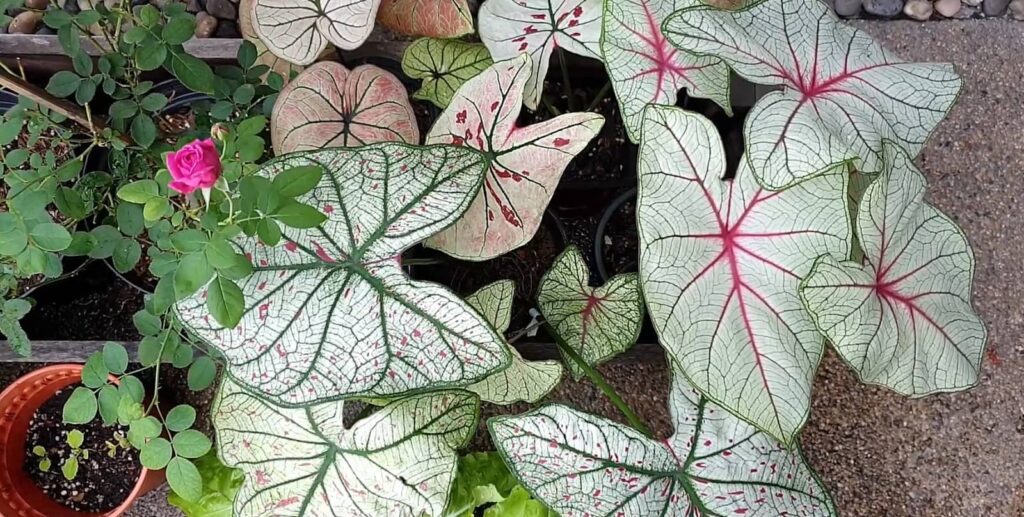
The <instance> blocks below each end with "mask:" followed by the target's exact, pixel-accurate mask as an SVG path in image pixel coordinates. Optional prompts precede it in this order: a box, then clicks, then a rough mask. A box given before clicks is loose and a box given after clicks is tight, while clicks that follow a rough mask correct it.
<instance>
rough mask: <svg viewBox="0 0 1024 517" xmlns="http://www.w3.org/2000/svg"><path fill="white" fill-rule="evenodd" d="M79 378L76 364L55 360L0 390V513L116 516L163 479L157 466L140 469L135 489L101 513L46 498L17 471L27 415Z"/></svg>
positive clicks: (11, 515)
mask: <svg viewBox="0 0 1024 517" xmlns="http://www.w3.org/2000/svg"><path fill="white" fill-rule="evenodd" d="M112 380H113V378H112ZM81 381H82V366H81V365H78V364H60V365H54V366H47V367H44V368H40V369H38V370H35V371H33V372H31V373H28V374H26V375H24V376H22V377H21V378H19V379H18V380H16V381H14V383H12V384H11V385H10V386H8V387H7V389H6V390H4V391H3V393H0V412H2V414H0V516H3V517H15V516H18V517H78V516H90V517H116V516H118V515H122V514H124V513H125V512H126V511H128V508H130V507H131V505H132V503H134V502H135V500H136V499H138V498H139V496H141V495H142V494H145V493H146V492H149V491H150V490H152V489H154V488H156V487H157V486H160V485H161V484H162V483H163V482H164V472H163V471H162V470H161V471H152V470H147V469H145V468H143V469H142V473H141V474H140V475H139V480H138V482H136V483H135V488H134V489H133V490H132V492H131V494H128V498H127V499H125V501H124V502H123V503H121V505H120V506H118V507H117V508H114V509H113V510H110V511H108V512H106V513H84V512H76V511H74V510H72V509H70V508H68V507H66V506H63V505H61V504H59V503H57V502H56V501H53V500H52V499H50V498H49V497H48V496H47V495H46V494H45V493H44V492H43V491H42V489H40V488H39V487H38V486H36V484H35V483H34V482H33V481H32V479H31V478H29V476H28V474H26V473H25V471H23V470H22V464H23V462H24V461H25V440H26V438H27V436H28V424H29V421H31V420H32V415H34V414H35V412H36V410H38V409H39V408H40V406H42V405H43V404H44V403H46V401H47V400H49V399H50V397H53V396H54V395H55V394H56V393H57V392H58V391H60V390H61V389H62V388H65V387H67V386H71V385H74V384H78V383H80V382H81ZM111 475H118V473H116V472H112V473H111Z"/></svg>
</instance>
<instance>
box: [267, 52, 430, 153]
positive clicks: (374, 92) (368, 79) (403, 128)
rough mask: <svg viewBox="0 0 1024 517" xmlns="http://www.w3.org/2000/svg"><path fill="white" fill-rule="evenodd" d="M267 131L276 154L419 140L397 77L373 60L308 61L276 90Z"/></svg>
mask: <svg viewBox="0 0 1024 517" xmlns="http://www.w3.org/2000/svg"><path fill="white" fill-rule="evenodd" d="M270 135H271V140H272V142H273V147H274V151H275V152H276V153H277V154H279V155H281V154H287V153H291V152H295V151H311V150H316V149H324V148H328V147H357V146H361V145H366V144H372V143H376V142H406V143H409V144H418V143H419V141H420V130H419V127H418V126H417V125H416V114H415V113H414V112H413V110H412V105H410V104H409V97H408V94H407V93H406V90H405V86H404V85H402V82H401V81H399V80H398V78H397V77H395V76H394V75H392V74H391V73H390V72H387V71H384V70H382V69H380V68H378V67H376V66H374V65H362V66H357V67H356V68H355V69H353V70H352V71H349V70H348V69H347V68H345V67H344V66H342V65H341V64H339V63H335V62H333V61H323V62H320V63H317V64H315V65H313V66H311V67H309V68H308V69H306V71H304V72H302V73H301V74H300V75H299V76H298V77H296V78H295V80H294V81H292V82H290V83H288V86H285V88H284V89H283V90H281V93H280V94H279V95H278V97H277V102H275V103H274V113H273V115H272V116H271V118H270Z"/></svg>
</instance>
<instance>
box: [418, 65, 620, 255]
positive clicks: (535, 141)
mask: <svg viewBox="0 0 1024 517" xmlns="http://www.w3.org/2000/svg"><path fill="white" fill-rule="evenodd" d="M530 67H531V62H530V60H529V59H528V58H527V57H526V56H519V57H517V58H515V59H510V60H508V61H503V62H500V63H495V64H494V65H492V66H491V67H490V68H488V69H487V70H485V71H484V72H483V73H482V74H480V75H478V76H476V77H474V78H472V79H470V80H469V81H467V82H466V83H465V84H464V85H462V88H459V91H458V92H456V94H455V97H454V98H453V99H452V101H451V103H450V104H449V105H448V109H446V110H445V111H444V112H443V113H442V114H441V116H440V118H438V120H437V122H436V123H435V124H434V127H433V128H431V130H430V134H428V135H427V143H428V144H434V143H454V144H458V145H467V146H470V147H473V148H475V149H479V150H481V151H483V152H484V154H486V155H487V156H488V157H489V158H490V159H491V162H490V170H489V171H488V173H487V176H486V178H485V179H484V188H483V189H482V190H481V191H480V194H479V195H477V197H476V199H475V200H473V204H472V205H471V206H470V207H469V210H468V211H467V212H466V215H465V216H464V217H463V218H462V219H460V220H459V221H458V222H457V223H455V225H454V226H452V227H451V228H449V229H447V230H445V231H443V232H441V233H439V234H438V235H436V236H434V237H432V238H431V239H429V240H428V241H427V242H426V245H427V246H429V247H432V248H436V249H439V250H441V251H444V252H445V253H447V254H449V255H451V256H453V257H457V258H460V259H464V260H487V259H490V258H494V257H497V256H498V255H501V254H503V253H506V252H508V251H511V250H514V249H516V248H518V247H520V246H522V245H523V244H526V243H527V242H529V241H530V239H531V238H533V235H534V234H535V233H536V232H537V228H539V227H540V222H541V218H542V217H543V216H544V209H545V208H546V207H547V205H548V203H549V202H550V201H551V196H552V194H554V191H555V187H556V186H557V185H558V180H559V179H560V178H561V177H562V173H563V172H565V168H566V166H568V165H569V162H570V161H571V160H572V159H573V157H575V156H576V154H578V153H579V152H581V151H583V149H584V148H586V146H587V144H588V143H589V142H590V140H591V139H592V138H594V136H595V135H597V132H598V131H599V130H600V129H601V125H602V124H604V117H602V116H601V115H598V114H596V113H567V114H565V115H560V116H558V117H555V118H553V119H550V120H545V121H544V122H541V123H539V124H534V125H532V126H526V127H517V126H516V118H517V117H518V116H519V112H520V110H521V109H522V103H523V88H524V87H525V86H526V83H527V81H528V80H529V77H530Z"/></svg>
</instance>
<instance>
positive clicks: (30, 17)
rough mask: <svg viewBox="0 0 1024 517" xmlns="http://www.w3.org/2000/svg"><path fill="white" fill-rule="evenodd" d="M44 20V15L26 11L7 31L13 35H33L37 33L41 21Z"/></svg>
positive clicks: (16, 18) (15, 19)
mask: <svg viewBox="0 0 1024 517" xmlns="http://www.w3.org/2000/svg"><path fill="white" fill-rule="evenodd" d="M42 19H43V13H41V12H38V11H25V12H23V13H21V14H19V15H18V16H15V17H14V19H13V20H11V24H10V25H8V26H7V31H8V32H10V33H11V34H32V33H34V32H35V31H36V27H37V26H38V25H39V21H40V20H42Z"/></svg>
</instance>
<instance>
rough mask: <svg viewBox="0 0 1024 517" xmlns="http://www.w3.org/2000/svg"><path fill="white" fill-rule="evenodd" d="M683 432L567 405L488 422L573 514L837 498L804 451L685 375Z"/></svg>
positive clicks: (537, 491) (534, 484)
mask: <svg viewBox="0 0 1024 517" xmlns="http://www.w3.org/2000/svg"><path fill="white" fill-rule="evenodd" d="M669 406H670V409H671V411H672V418H673V421H674V424H675V429H676V432H675V434H674V435H673V436H672V437H671V438H668V439H666V440H653V439H651V438H648V437H646V436H644V435H643V434H641V433H640V432H638V431H636V430H635V429H633V428H631V427H627V426H624V425H622V424H619V423H616V422H612V421H610V420H606V419H604V418H600V417H597V416H594V415H589V414H587V413H583V412H581V411H578V410H575V409H572V408H569V407H566V406H562V405H551V406H544V407H542V408H540V409H537V410H534V411H531V412H529V413H526V414H524V415H518V416H503V417H496V418H492V419H490V420H489V421H488V424H489V426H490V430H491V438H492V439H493V441H494V444H495V446H496V447H497V448H498V450H499V451H500V452H501V454H502V456H504V458H505V463H506V464H507V465H508V466H509V469H510V470H511V471H512V473H513V475H515V476H516V478H518V479H519V482H520V483H522V484H523V485H524V486H525V487H526V488H527V489H529V490H530V492H531V493H533V494H534V496H535V497H537V498H538V499H540V500H542V501H544V503H545V504H547V505H548V506H549V507H550V508H552V509H553V510H555V511H557V512H558V513H559V514H560V515H563V516H565V517H582V516H586V515H595V516H596V515H609V516H633V515H637V516H641V515H665V516H670V515H671V516H680V517H682V516H722V517H724V516H730V517H732V516H744V515H747V516H756V515H763V516H765V517H769V516H771V517H774V516H779V515H791V516H815V517H825V516H834V515H836V510H835V506H834V504H833V503H832V500H831V498H830V497H829V495H828V492H827V491H826V488H825V486H824V485H823V484H822V482H821V481H820V480H819V479H818V477H817V475H815V473H814V472H813V471H812V470H811V469H810V467H809V466H808V465H807V463H806V462H805V461H804V458H803V454H802V453H801V452H800V451H799V449H798V448H795V449H796V450H792V449H791V450H787V449H786V448H785V447H784V446H783V445H782V444H780V443H779V442H777V441H776V440H774V439H773V438H772V437H770V436H768V435H766V434H764V433H762V432H759V431H758V430H757V429H755V428H754V427H753V426H751V425H750V424H747V423H746V422H744V421H742V420H740V419H738V418H736V417H735V416H733V415H731V414H729V412H728V411H725V410H724V409H722V408H721V407H718V406H716V405H715V404H714V403H712V402H711V401H709V400H708V399H707V398H706V397H702V396H701V395H700V394H699V393H698V392H696V391H694V390H693V389H692V388H690V387H689V386H688V385H687V384H686V382H685V381H684V380H682V379H681V378H680V377H679V376H678V375H676V378H675V380H674V381H673V382H672V393H671V396H670V400H669Z"/></svg>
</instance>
